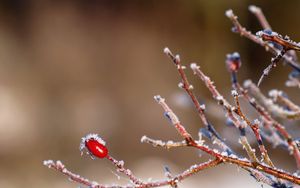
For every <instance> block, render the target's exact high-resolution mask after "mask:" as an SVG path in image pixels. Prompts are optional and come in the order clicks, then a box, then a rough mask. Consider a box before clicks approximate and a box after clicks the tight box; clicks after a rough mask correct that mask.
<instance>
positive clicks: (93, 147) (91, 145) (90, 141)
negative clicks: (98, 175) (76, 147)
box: [80, 134, 108, 158]
mask: <svg viewBox="0 0 300 188" xmlns="http://www.w3.org/2000/svg"><path fill="white" fill-rule="evenodd" d="M84 149H86V150H87V154H89V155H91V157H92V158H94V157H98V158H105V157H107V155H108V149H107V147H106V146H105V142H104V141H103V140H102V139H101V138H100V137H99V136H98V135H97V134H88V135H87V136H85V137H83V138H82V140H81V143H80V151H81V152H82V151H83V150H84Z"/></svg>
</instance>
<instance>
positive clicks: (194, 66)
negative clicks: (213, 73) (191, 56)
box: [190, 63, 200, 70]
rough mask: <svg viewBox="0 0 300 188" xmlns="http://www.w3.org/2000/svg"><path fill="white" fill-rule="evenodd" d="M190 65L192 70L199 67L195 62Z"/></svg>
mask: <svg viewBox="0 0 300 188" xmlns="http://www.w3.org/2000/svg"><path fill="white" fill-rule="evenodd" d="M190 67H191V69H193V70H195V69H199V68H200V67H199V66H198V65H197V64H196V63H191V65H190Z"/></svg>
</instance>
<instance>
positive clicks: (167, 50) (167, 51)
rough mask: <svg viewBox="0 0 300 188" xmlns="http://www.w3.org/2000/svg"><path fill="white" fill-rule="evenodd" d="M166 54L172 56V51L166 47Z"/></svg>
mask: <svg viewBox="0 0 300 188" xmlns="http://www.w3.org/2000/svg"><path fill="white" fill-rule="evenodd" d="M164 53H165V54H167V55H169V54H171V51H170V49H169V48H168V47H165V49H164Z"/></svg>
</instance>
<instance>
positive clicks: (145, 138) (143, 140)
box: [141, 135, 147, 143]
mask: <svg viewBox="0 0 300 188" xmlns="http://www.w3.org/2000/svg"><path fill="white" fill-rule="evenodd" d="M146 140H147V136H145V135H144V136H142V138H141V142H142V143H143V142H145V141H146Z"/></svg>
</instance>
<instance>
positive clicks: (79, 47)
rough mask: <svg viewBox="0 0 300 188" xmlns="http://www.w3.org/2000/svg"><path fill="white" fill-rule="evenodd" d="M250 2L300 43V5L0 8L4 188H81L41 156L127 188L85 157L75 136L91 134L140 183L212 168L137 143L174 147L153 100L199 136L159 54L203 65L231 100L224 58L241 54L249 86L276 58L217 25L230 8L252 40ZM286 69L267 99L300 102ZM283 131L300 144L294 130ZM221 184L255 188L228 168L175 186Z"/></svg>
mask: <svg viewBox="0 0 300 188" xmlns="http://www.w3.org/2000/svg"><path fill="white" fill-rule="evenodd" d="M250 4H256V5H258V6H260V7H262V9H263V10H264V12H265V14H266V16H267V18H269V22H270V23H271V25H272V27H273V28H274V30H276V31H278V32H279V33H282V34H287V35H289V36H290V37H291V38H292V39H295V40H296V41H297V40H298V41H299V40H300V22H299V20H298V17H299V7H300V1H274V0H269V1H263V2H262V1H240V0H227V1H205V0H190V1H184V0H174V1H170V0H166V1H154V0H149V1H139V0H130V1H122V0H114V1H112V0H106V1H101V0H99V1H98V0H73V1H66V0H62V1H46V0H44V1H39V0H28V1H23V0H1V1H0V148H1V149H0V187H5V188H15V187H30V188H38V187H39V188H40V187H44V188H48V187H51V188H53V187H57V188H62V187H63V188H67V187H70V188H71V187H76V186H78V185H76V184H75V183H72V182H69V181H68V180H67V179H66V177H64V176H62V175H61V174H59V173H57V172H55V171H53V170H49V169H47V168H46V167H44V166H43V165H42V161H43V160H45V159H54V160H57V159H59V160H62V161H63V162H64V163H65V164H66V165H67V167H68V168H69V169H71V170H72V171H74V172H77V173H79V174H81V175H82V176H85V177H88V178H89V179H92V180H96V181H98V182H100V183H112V182H114V183H120V184H122V183H126V182H127V179H126V178H125V177H123V176H121V178H120V179H119V180H118V178H117V176H116V175H115V169H114V168H113V166H112V165H111V164H110V163H109V162H108V161H105V160H91V159H90V158H89V157H88V156H83V157H81V156H80V152H79V150H78V147H79V142H80V138H81V137H82V136H84V135H86V134H87V133H98V134H100V135H101V136H102V137H103V138H104V139H105V140H106V141H107V143H108V147H109V150H110V153H111V155H112V156H114V157H115V158H117V159H123V160H124V161H125V164H126V166H127V167H129V168H130V169H132V170H133V172H134V173H135V174H136V175H137V176H138V177H141V178H144V179H147V178H159V179H160V178H164V175H163V166H164V165H169V166H170V167H171V169H172V171H173V172H174V174H176V173H179V172H181V171H183V170H184V169H186V168H188V167H189V166H190V165H193V164H195V163H199V162H203V161H205V160H207V159H208V156H206V155H202V157H201V158H199V153H198V152H197V151H195V150H193V149H191V148H178V149H175V150H169V151H166V150H164V149H161V148H153V147H152V146H149V145H146V144H141V143H140V138H141V137H142V136H143V135H148V136H150V137H153V138H158V139H163V140H169V139H172V140H179V139H180V137H179V136H178V135H177V133H176V131H175V130H174V129H173V128H172V127H171V126H169V125H168V121H167V120H166V119H165V118H164V117H163V115H162V110H161V108H160V107H159V106H158V105H157V104H156V103H155V102H154V100H153V95H156V94H161V95H162V96H164V97H166V98H167V100H168V102H169V104H170V105H171V106H172V107H173V108H174V110H175V111H176V113H177V114H178V115H179V117H180V119H181V120H182V122H183V123H184V124H185V125H186V128H187V129H188V130H190V131H191V132H192V133H193V135H194V136H196V135H197V131H198V129H199V127H201V122H200V120H199V118H198V116H197V114H196V112H195V111H194V109H193V107H192V106H191V105H190V103H189V102H188V99H187V98H186V97H185V95H184V93H183V91H181V90H179V89H178V87H177V84H178V81H179V78H178V75H177V72H176V69H175V68H174V67H173V65H172V63H170V61H169V59H168V58H167V57H165V55H164V54H163V48H164V47H165V46H168V47H169V48H170V49H171V50H172V51H173V52H175V53H179V54H180V55H181V59H182V61H183V63H184V64H187V65H188V64H189V63H190V62H193V61H196V62H198V63H199V64H200V65H201V67H202V69H203V71H205V72H206V73H207V75H209V76H210V77H211V78H212V79H213V80H214V81H215V83H216V86H217V87H218V88H219V90H220V91H221V92H222V93H223V94H224V96H225V97H227V98H228V99H229V100H231V97H230V90H231V89H230V77H229V74H228V73H227V71H226V69H225V65H224V59H225V55H226V54H227V53H231V52H234V51H238V52H239V53H240V54H241V56H242V60H243V65H242V69H241V71H240V72H239V78H240V80H243V79H247V78H251V79H253V80H254V81H255V82H256V81H257V80H258V78H259V76H260V75H261V73H262V70H263V69H264V68H265V67H266V66H267V64H268V63H269V61H270V58H271V54H268V53H267V52H265V51H264V49H263V48H261V47H259V46H258V45H257V44H254V43H252V42H250V41H248V40H247V39H244V38H241V37H239V36H238V35H236V34H233V33H232V32H231V31H230V29H231V26H232V25H231V23H230V21H229V20H228V19H227V18H226V17H225V16H224V12H225V10H227V9H229V8H231V9H233V10H234V12H235V13H236V14H237V15H239V20H240V21H241V23H242V24H243V25H245V26H247V27H248V28H249V29H250V30H252V31H253V32H256V31H258V30H260V25H259V24H258V22H257V20H256V19H255V17H254V16H253V15H251V14H250V13H249V12H248V5H250ZM187 72H188V75H189V76H190V80H191V82H192V83H193V85H194V87H195V92H196V93H197V96H198V97H199V99H200V101H201V102H205V104H206V106H207V113H208V114H209V115H208V116H209V118H210V120H211V122H212V123H213V124H214V125H215V126H216V127H217V129H218V130H219V131H220V132H221V134H222V135H223V136H224V137H227V138H228V142H229V143H231V144H232V145H233V146H238V144H237V135H238V133H237V132H236V131H235V130H234V129H231V128H228V127H226V126H225V124H224V120H225V117H224V115H223V112H222V109H221V108H220V107H219V106H218V105H217V104H216V103H215V102H214V101H213V100H212V97H211V95H210V94H209V92H208V91H207V90H206V88H205V87H204V86H203V83H202V82H201V81H199V80H197V78H195V77H194V76H192V74H191V71H190V70H187ZM289 72H290V68H289V67H287V66H282V65H280V66H279V67H278V68H277V69H275V70H273V71H272V72H271V75H270V76H269V77H268V78H267V79H266V80H265V81H264V82H263V83H262V90H263V91H264V92H265V93H266V92H267V91H268V90H269V89H271V88H281V89H284V90H285V91H287V93H289V95H290V96H291V98H292V99H293V100H294V101H297V102H300V99H299V90H298V91H297V90H296V89H291V88H286V87H285V86H284V82H285V80H286V78H287V75H288V73H289ZM245 108H247V112H248V114H249V116H250V117H251V118H256V115H255V113H253V111H251V109H250V108H249V106H247V105H245ZM282 122H283V123H286V124H287V125H288V126H290V127H291V129H290V130H292V131H293V133H294V134H295V135H296V133H297V132H296V131H295V130H297V128H296V124H297V123H298V122H295V123H292V122H284V121H282ZM296 136H297V135H296ZM238 151H240V152H241V153H242V154H243V151H241V150H238ZM270 153H271V156H272V159H273V160H274V161H275V163H276V165H277V166H279V167H284V168H285V169H288V170H291V171H293V170H295V164H294V162H293V160H292V159H291V158H290V157H289V156H288V155H287V154H286V153H285V151H284V150H281V149H278V150H272V149H271V150H270ZM220 186H222V187H260V185H259V184H257V183H256V182H255V180H254V179H253V178H251V177H250V176H249V175H248V174H246V173H245V172H243V171H239V169H238V168H237V167H236V166H230V165H221V166H219V167H217V168H214V169H210V170H206V171H204V172H201V173H199V174H198V175H196V176H193V177H191V178H189V179H188V180H186V181H184V182H183V183H182V184H181V186H180V187H186V188H187V187H189V188H194V187H220Z"/></svg>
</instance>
